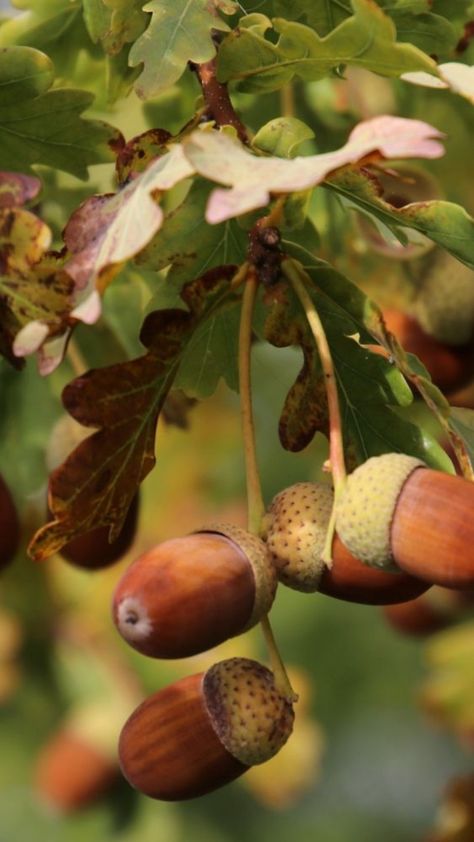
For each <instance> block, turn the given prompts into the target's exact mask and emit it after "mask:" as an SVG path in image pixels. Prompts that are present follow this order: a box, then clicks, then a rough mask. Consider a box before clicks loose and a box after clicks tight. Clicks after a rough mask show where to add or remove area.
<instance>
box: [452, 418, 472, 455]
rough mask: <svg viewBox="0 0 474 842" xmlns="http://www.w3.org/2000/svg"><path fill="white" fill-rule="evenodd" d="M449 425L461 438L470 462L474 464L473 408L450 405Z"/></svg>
mask: <svg viewBox="0 0 474 842" xmlns="http://www.w3.org/2000/svg"><path fill="white" fill-rule="evenodd" d="M449 426H450V427H451V428H452V429H453V430H454V432H455V433H457V434H458V436H460V437H461V438H462V440H463V442H464V444H465V447H466V449H467V452H468V454H469V459H470V461H471V464H472V465H474V409H464V408H463V407H458V406H452V407H451V412H450V415H449Z"/></svg>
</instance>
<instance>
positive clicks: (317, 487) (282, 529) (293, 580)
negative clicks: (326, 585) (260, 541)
mask: <svg viewBox="0 0 474 842" xmlns="http://www.w3.org/2000/svg"><path fill="white" fill-rule="evenodd" d="M333 503H334V492H333V489H332V488H331V487H330V486H329V485H323V484H322V483H315V482H298V483H296V484H295V485H290V486H289V488H285V489H284V490H283V491H280V493H279V494H277V495H276V497H274V498H273V500H272V502H271V504H270V507H269V509H268V512H267V514H266V515H265V519H264V524H265V529H266V533H267V547H268V549H269V551H270V554H271V559H272V561H273V564H274V565H275V567H276V568H277V570H278V577H279V579H280V581H281V582H283V583H284V584H285V585H287V586H288V587H290V588H294V589H295V590H299V591H305V592H312V591H317V590H318V588H319V584H320V581H321V577H322V575H323V572H324V570H325V567H326V564H325V562H324V561H323V560H322V558H321V555H322V552H323V549H324V544H325V541H326V535H327V530H328V525H329V520H330V517H331V512H332V507H333Z"/></svg>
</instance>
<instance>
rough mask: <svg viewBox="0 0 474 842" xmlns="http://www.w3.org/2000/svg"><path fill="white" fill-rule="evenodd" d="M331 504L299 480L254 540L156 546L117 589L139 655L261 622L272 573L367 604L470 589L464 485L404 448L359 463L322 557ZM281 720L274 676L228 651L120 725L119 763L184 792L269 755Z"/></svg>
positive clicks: (272, 587)
mask: <svg viewBox="0 0 474 842" xmlns="http://www.w3.org/2000/svg"><path fill="white" fill-rule="evenodd" d="M446 499H449V501H450V508H449V513H447V512H446ZM334 505H335V504H334V495H333V491H332V488H331V487H330V486H328V485H323V484H318V483H310V482H301V483H297V484H296V485H293V486H291V487H290V488H287V489H285V490H284V491H282V492H280V493H279V494H278V495H277V496H276V497H275V498H274V500H273V501H272V502H271V504H270V506H269V508H268V511H267V513H266V515H265V517H264V520H263V525H262V537H261V538H260V537H256V536H254V535H250V534H249V533H247V532H245V531H244V530H242V529H238V528H236V527H234V526H231V525H226V524H223V525H222V524H221V525H219V524H215V525H212V526H210V527H208V528H206V529H203V530H202V531H198V532H195V533H193V534H191V535H188V536H186V537H183V538H176V539H172V540H168V541H165V542H164V543H162V544H159V545H158V546H156V547H154V548H153V549H151V550H150V551H148V552H146V553H145V554H144V555H142V556H140V557H139V558H138V559H137V560H136V561H134V562H133V563H132V564H131V565H130V567H129V568H128V569H127V570H126V571H125V573H124V575H123V577H122V578H121V579H120V581H119V583H118V585H117V587H116V590H115V594H114V598H113V617H114V621H115V624H116V626H117V629H118V631H119V632H120V634H121V635H122V637H123V638H124V639H125V640H126V641H127V643H129V644H130V645H131V646H132V647H134V648H135V649H137V650H138V651H139V652H141V653H142V654H144V655H147V656H149V657H156V658H180V657H187V656H189V655H194V654H197V653H199V652H203V651H205V650H206V649H209V648H211V647H213V646H216V645H217V644H219V643H222V642H223V641H224V640H227V639H229V638H231V637H234V636H235V635H238V634H241V633H242V632H244V631H246V630H247V629H250V628H251V627H252V626H254V625H255V624H256V623H258V622H259V621H260V620H261V619H262V618H263V617H264V616H265V615H266V614H267V613H268V611H269V610H270V608H271V605H272V602H273V600H274V597H275V592H276V587H277V580H280V582H282V583H283V584H285V585H287V586H289V587H291V588H294V589H296V590H300V591H303V592H315V591H319V592H321V593H324V594H327V595H329V596H332V597H336V598H338V599H343V600H348V601H353V602H360V603H365V604H372V605H390V604H399V603H403V602H405V601H408V600H414V601H416V599H417V598H420V597H421V595H422V594H424V592H425V591H428V589H429V588H430V586H432V585H438V586H443V587H444V588H448V589H452V590H453V591H459V590H466V591H467V592H469V591H472V589H473V588H474V524H473V521H472V517H471V516H470V514H471V513H472V510H473V506H474V485H473V484H472V483H470V482H467V481H466V480H464V479H461V478H460V477H454V476H450V475H447V474H444V473H441V472H438V471H433V470H430V469H428V468H427V467H426V465H424V463H423V462H420V461H419V460H418V459H415V458H413V457H411V456H406V455H404V454H397V453H389V454H385V455H383V456H378V457H374V458H371V459H368V460H367V461H366V462H365V463H364V464H363V465H361V466H360V467H358V468H357V469H356V470H355V471H354V472H353V473H352V474H351V475H350V476H349V477H348V480H347V483H346V485H345V488H344V491H343V493H342V495H341V497H340V499H338V501H337V503H336V505H335V515H336V519H335V524H336V527H335V532H334V537H333V542H332V562H331V563H328V562H327V561H325V560H324V558H323V555H324V553H323V549H324V546H325V543H326V539H327V534H328V529H329V528H330V521H331V516H332V513H333V507H334ZM441 519H442V521H443V530H442V534H440V528H439V524H440V522H441ZM292 724H293V709H292V700H291V699H290V698H288V697H287V696H285V693H284V692H283V691H282V689H281V688H280V687H279V686H278V681H276V679H275V676H274V675H273V674H272V673H271V672H270V671H269V670H268V669H267V668H266V667H264V666H262V665H261V664H259V663H257V662H256V661H252V660H248V659H245V658H230V659H229V660H226V661H222V662H219V663H217V664H215V665H214V666H212V667H211V668H210V669H209V670H207V672H205V673H201V674H198V675H192V676H190V677H187V678H184V679H181V680H180V681H178V682H175V683H174V684H172V685H170V686H169V687H166V688H164V689H162V690H160V691H158V692H157V693H155V694H154V695H152V696H150V697H149V698H148V699H146V700H145V701H144V702H143V703H142V704H141V705H140V706H139V707H138V708H137V709H136V710H135V712H134V713H133V714H132V715H131V716H130V718H129V719H128V721H127V722H126V723H125V725H124V728H123V730H122V733H121V737H120V744H119V757H120V764H121V768H122V771H123V774H124V775H125V777H126V778H127V779H128V781H129V782H130V783H131V785H132V786H134V787H136V788H137V789H139V790H140V791H142V792H144V793H145V794H147V795H149V796H151V797H153V798H159V799H165V800H180V799H184V798H191V797H195V796H198V795H203V794H205V793H207V792H210V791H212V790H213V789H216V788H217V787H219V786H222V785H223V784H226V783H228V782H229V781H232V780H234V779H235V778H236V777H238V776H239V775H241V774H242V773H244V772H245V771H246V770H247V769H248V768H249V767H250V766H252V765H254V764H257V763H262V762H265V761H266V760H268V759H269V758H270V757H272V756H273V755H274V754H275V753H276V752H277V751H278V750H279V749H280V748H281V747H282V746H283V744H284V743H285V742H286V740H287V739H288V737H289V735H290V733H291V730H292Z"/></svg>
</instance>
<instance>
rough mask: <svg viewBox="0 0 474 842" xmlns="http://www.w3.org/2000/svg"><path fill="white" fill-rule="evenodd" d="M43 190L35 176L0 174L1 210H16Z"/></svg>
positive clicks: (11, 173) (16, 173) (12, 173)
mask: <svg viewBox="0 0 474 842" xmlns="http://www.w3.org/2000/svg"><path fill="white" fill-rule="evenodd" d="M40 190H41V181H40V180H39V178H36V176H34V175H24V174H23V173H19V172H0V208H14V207H20V206H21V205H24V204H25V202H30V201H31V199H34V198H35V196H37V195H38V193H39V192H40Z"/></svg>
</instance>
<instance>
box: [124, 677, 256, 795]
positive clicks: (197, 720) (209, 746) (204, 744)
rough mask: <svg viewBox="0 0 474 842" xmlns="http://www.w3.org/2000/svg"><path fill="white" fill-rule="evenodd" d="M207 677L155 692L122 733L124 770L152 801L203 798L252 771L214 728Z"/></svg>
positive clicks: (185, 680)
mask: <svg viewBox="0 0 474 842" xmlns="http://www.w3.org/2000/svg"><path fill="white" fill-rule="evenodd" d="M203 679H204V673H200V674H198V675H191V676H187V677H186V678H183V679H181V680H180V681H176V682H175V683H174V684H171V685H170V686H168V687H165V688H164V689H163V690H160V691H159V692H158V693H154V694H153V695H152V696H150V697H149V698H148V699H146V700H145V701H144V702H143V703H142V704H141V705H140V706H139V707H138V708H137V709H136V710H135V711H134V713H132V715H131V717H130V718H129V719H128V720H127V722H126V723H125V725H124V727H123V729H122V733H121V735H120V740H119V759H120V766H121V768H122V772H123V774H124V776H125V778H126V779H127V780H128V782H129V783H130V784H131V786H133V787H135V788H136V789H138V790H139V791H140V792H142V793H144V794H145V795H148V796H149V797H150V798H157V799H160V800H163V801H182V800H184V799H188V798H197V797H199V796H202V795H206V793H208V792H212V790H214V789H217V788H218V787H220V786H224V785H225V784H227V783H230V782H231V781H233V780H235V778H238V777H239V776H240V775H242V774H243V773H244V772H245V771H246V770H247V768H248V767H247V766H245V765H244V764H243V763H241V762H240V761H239V760H237V759H236V758H235V757H233V756H232V755H231V754H230V753H229V752H228V751H227V749H225V748H224V745H223V744H222V742H221V741H220V739H219V738H218V736H217V734H216V732H215V730H214V728H213V727H212V723H211V719H210V716H209V713H208V710H207V707H206V703H205V696H204V690H203Z"/></svg>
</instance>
